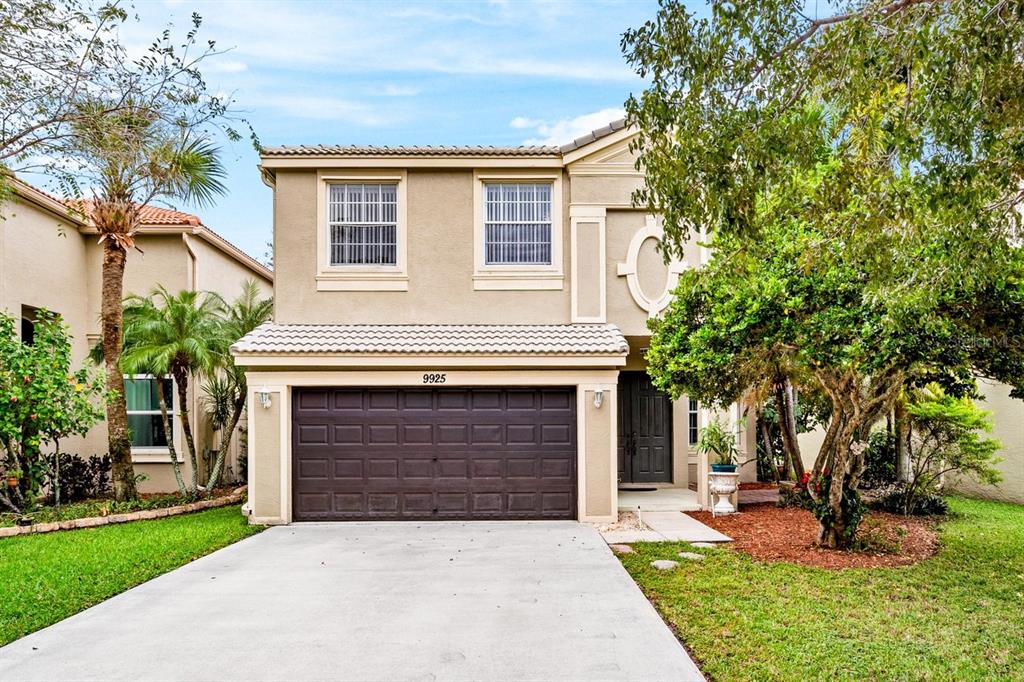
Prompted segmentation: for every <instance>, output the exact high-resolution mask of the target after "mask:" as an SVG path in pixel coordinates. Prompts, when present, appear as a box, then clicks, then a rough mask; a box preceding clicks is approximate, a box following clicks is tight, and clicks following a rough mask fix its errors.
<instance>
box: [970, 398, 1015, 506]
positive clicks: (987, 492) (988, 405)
mask: <svg viewBox="0 0 1024 682" xmlns="http://www.w3.org/2000/svg"><path fill="white" fill-rule="evenodd" d="M978 389H979V390H980V392H981V395H982V396H983V397H984V400H979V401H977V405H978V406H979V407H981V408H982V409H985V410H988V411H989V412H991V413H992V419H993V421H994V422H995V425H994V426H995V428H993V430H992V433H991V434H990V435H991V436H992V437H993V438H995V439H996V440H998V441H999V442H1000V443H1002V445H1003V447H1002V449H1001V450H1000V451H999V457H1001V458H1002V461H1001V462H1000V463H999V464H998V465H996V468H998V469H999V471H1000V473H1002V475H1003V480H1002V482H1001V483H999V485H997V486H988V485H980V484H978V483H977V482H975V481H973V480H969V479H961V480H959V481H956V482H954V483H953V486H954V487H955V488H956V489H957V490H959V491H960V492H962V493H964V494H965V495H970V496H972V497H987V498H990V499H993V500H1004V501H1006V502H1016V503H1017V504H1024V400H1021V399H1020V398H1011V397H1010V387H1009V386H1007V385H1006V384H999V383H994V382H991V381H979V382H978Z"/></svg>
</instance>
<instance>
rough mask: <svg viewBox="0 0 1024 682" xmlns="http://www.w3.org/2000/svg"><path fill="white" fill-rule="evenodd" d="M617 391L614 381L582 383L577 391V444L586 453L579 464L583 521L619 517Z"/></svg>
mask: <svg viewBox="0 0 1024 682" xmlns="http://www.w3.org/2000/svg"><path fill="white" fill-rule="evenodd" d="M616 393H617V391H616V386H615V384H589V385H583V386H580V387H579V390H578V391H577V399H578V400H579V404H578V405H577V419H578V420H579V424H578V425H577V427H578V428H579V432H580V437H579V438H578V439H577V440H578V441H579V443H578V445H577V447H578V448H579V449H580V452H581V453H582V454H583V457H582V458H581V459H580V467H579V468H580V471H579V478H580V490H579V494H580V500H579V502H580V504H579V518H580V521H591V522H609V521H614V520H616V519H617V518H618V509H619V499H618V470H617V465H616V457H615V444H616V440H617V438H618V433H617V430H618V423H617V419H616V414H617V412H616V400H617V399H618V397H617V395H616ZM599 394H600V398H599V397H598V396H599ZM598 403H600V405H598Z"/></svg>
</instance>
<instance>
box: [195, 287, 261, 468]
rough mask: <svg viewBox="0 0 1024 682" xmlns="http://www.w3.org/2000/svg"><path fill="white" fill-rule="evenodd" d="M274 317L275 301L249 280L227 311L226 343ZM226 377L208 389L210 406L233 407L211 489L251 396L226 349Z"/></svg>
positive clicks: (225, 423) (230, 342)
mask: <svg viewBox="0 0 1024 682" xmlns="http://www.w3.org/2000/svg"><path fill="white" fill-rule="evenodd" d="M273 313H274V299H273V298H260V288H259V285H258V284H257V283H256V281H255V280H251V279H250V280H248V281H246V282H245V284H244V285H243V287H242V293H241V294H240V295H239V296H238V298H236V299H235V300H234V301H233V302H232V303H231V305H230V306H228V308H227V314H226V316H225V319H224V335H223V338H224V340H225V342H226V343H227V344H228V345H230V344H232V343H234V342H235V341H237V340H238V339H240V338H242V337H243V336H245V335H246V334H248V333H249V332H251V331H252V330H253V329H255V328H256V327H258V326H259V325H261V324H263V323H264V322H266V321H267V320H269V319H270V318H271V316H272V315H273ZM223 352H224V358H225V363H224V376H223V377H222V378H216V379H212V380H211V381H210V382H209V383H208V384H207V387H206V393H207V397H208V398H209V401H208V402H210V403H219V404H221V405H229V406H230V408H229V409H230V416H227V415H225V416H226V417H227V418H226V419H224V420H223V425H222V426H223V427H226V428H223V431H222V433H223V436H222V437H221V447H220V448H219V449H218V453H217V460H216V462H215V463H214V465H213V469H212V470H211V473H210V480H209V481H208V483H207V487H208V488H212V487H213V486H214V485H215V484H216V483H217V481H218V480H219V479H220V472H221V469H222V467H223V466H224V456H225V454H226V451H227V448H228V445H229V444H230V442H231V436H232V435H233V434H234V432H235V429H236V428H237V426H238V421H239V419H241V417H242V412H243V410H245V402H246V397H247V396H248V394H249V386H248V382H246V380H245V370H244V369H243V368H241V367H239V366H238V365H236V364H235V360H234V358H233V357H232V356H231V353H230V348H227V347H226V348H224V349H223Z"/></svg>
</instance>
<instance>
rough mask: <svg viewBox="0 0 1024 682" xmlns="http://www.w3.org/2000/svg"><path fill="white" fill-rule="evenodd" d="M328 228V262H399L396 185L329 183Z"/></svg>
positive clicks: (367, 263)
mask: <svg viewBox="0 0 1024 682" xmlns="http://www.w3.org/2000/svg"><path fill="white" fill-rule="evenodd" d="M327 192H328V195H327V232H328V244H329V247H330V264H331V265H395V264H397V262H398V185H397V184H394V183H391V184H386V183H345V184H333V183H332V184H330V185H328V190H327Z"/></svg>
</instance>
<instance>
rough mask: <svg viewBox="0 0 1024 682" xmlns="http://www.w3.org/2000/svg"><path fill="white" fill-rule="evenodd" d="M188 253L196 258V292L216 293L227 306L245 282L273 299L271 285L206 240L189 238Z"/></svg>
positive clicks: (270, 282) (264, 295)
mask: <svg viewBox="0 0 1024 682" xmlns="http://www.w3.org/2000/svg"><path fill="white" fill-rule="evenodd" d="M187 245H188V247H189V250H190V251H191V252H192V253H193V254H194V255H195V269H196V273H195V282H196V289H199V290H201V291H215V292H217V293H218V294H220V295H221V296H222V297H224V299H225V300H227V301H228V302H229V303H230V302H231V301H233V300H234V299H235V298H236V297H237V296H238V295H239V294H241V293H242V286H243V284H244V283H245V282H246V281H247V280H253V281H255V282H256V284H257V286H258V287H259V290H260V295H261V296H263V297H269V296H273V294H274V285H273V282H272V281H270V280H269V279H267V278H266V277H263V276H261V275H257V274H256V273H255V272H253V270H252V269H251V268H248V267H246V266H244V265H242V264H241V263H240V262H238V260H236V259H235V258H232V257H231V256H229V255H227V254H226V253H224V252H223V251H221V250H220V249H218V248H216V247H215V246H213V245H212V244H210V243H209V242H207V241H206V240H205V239H200V238H198V237H192V236H190V237H189V238H188V241H187Z"/></svg>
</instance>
